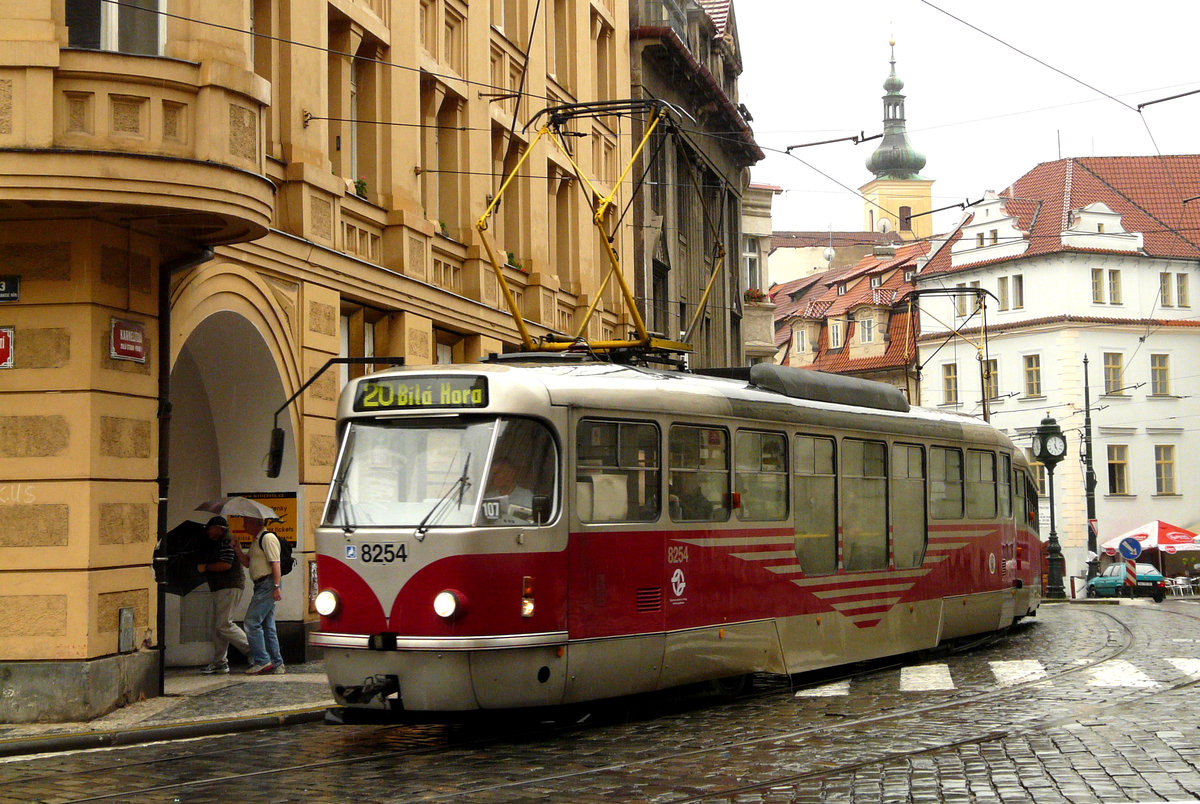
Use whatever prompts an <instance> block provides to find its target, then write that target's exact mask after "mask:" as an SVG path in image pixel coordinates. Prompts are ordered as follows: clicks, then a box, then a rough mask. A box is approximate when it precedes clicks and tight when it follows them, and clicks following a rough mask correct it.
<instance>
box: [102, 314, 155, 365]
mask: <svg viewBox="0 0 1200 804" xmlns="http://www.w3.org/2000/svg"><path fill="white" fill-rule="evenodd" d="M108 354H109V357H111V358H112V359H114V360H133V361H136V362H138V363H145V362H146V327H145V326H144V325H143V324H142V322H141V321H126V320H123V319H120V318H114V319H113V320H112V330H111V332H110V333H109V342H108Z"/></svg>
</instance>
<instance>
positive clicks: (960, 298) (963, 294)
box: [954, 235, 982, 318]
mask: <svg viewBox="0 0 1200 804" xmlns="http://www.w3.org/2000/svg"><path fill="white" fill-rule="evenodd" d="M981 237H982V235H981ZM954 289H955V290H956V291H958V292H957V293H955V294H954V312H956V313H957V314H958V315H959V317H960V318H965V317H966V315H967V283H966V282H959V283H958V284H957V285H955V286H954Z"/></svg>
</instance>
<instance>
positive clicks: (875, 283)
mask: <svg viewBox="0 0 1200 804" xmlns="http://www.w3.org/2000/svg"><path fill="white" fill-rule="evenodd" d="M882 284H883V277H882V276H873V277H871V287H873V288H877V287H879V286H880V285H882Z"/></svg>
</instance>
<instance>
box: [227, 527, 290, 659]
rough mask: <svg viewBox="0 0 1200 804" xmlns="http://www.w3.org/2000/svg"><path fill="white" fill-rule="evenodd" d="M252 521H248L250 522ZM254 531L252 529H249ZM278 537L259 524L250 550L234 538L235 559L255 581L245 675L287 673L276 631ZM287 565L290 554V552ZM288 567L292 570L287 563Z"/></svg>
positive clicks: (280, 577) (280, 575)
mask: <svg viewBox="0 0 1200 804" xmlns="http://www.w3.org/2000/svg"><path fill="white" fill-rule="evenodd" d="M253 521H254V520H247V524H251V523H252V522H253ZM252 532H253V529H252ZM281 541H282V540H281V539H280V538H279V537H278V536H276V535H275V534H274V533H272V532H271V531H269V530H267V529H266V526H265V523H259V528H258V535H257V536H255V537H254V538H253V539H252V540H251V542H250V550H249V552H246V551H244V550H242V545H241V544H240V543H239V542H238V541H237V540H234V542H233V543H234V545H235V549H236V550H237V554H238V560H239V561H241V563H242V566H244V567H247V568H249V570H250V577H251V579H253V581H254V592H253V594H252V595H251V597H250V605H249V606H248V607H247V608H246V619H245V626H246V638H247V639H248V640H249V642H250V662H251V663H250V667H249V668H248V669H247V670H246V675H250V676H258V675H263V674H265V673H275V674H276V675H281V674H283V673H286V672H287V667H286V666H284V663H283V654H282V653H280V651H279V635H278V634H277V633H276V632H275V603H276V601H278V600H280V599H281V598H282V597H283V593H282V592H281V591H280V583H281V581H282V580H283V571H282V570H281V553H282V550H281V548H280V543H281ZM289 564H290V555H289ZM288 569H291V567H290V566H289V567H288Z"/></svg>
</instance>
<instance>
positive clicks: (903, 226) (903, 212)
mask: <svg viewBox="0 0 1200 804" xmlns="http://www.w3.org/2000/svg"><path fill="white" fill-rule="evenodd" d="M900 231H902V232H911V231H912V207H900Z"/></svg>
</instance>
